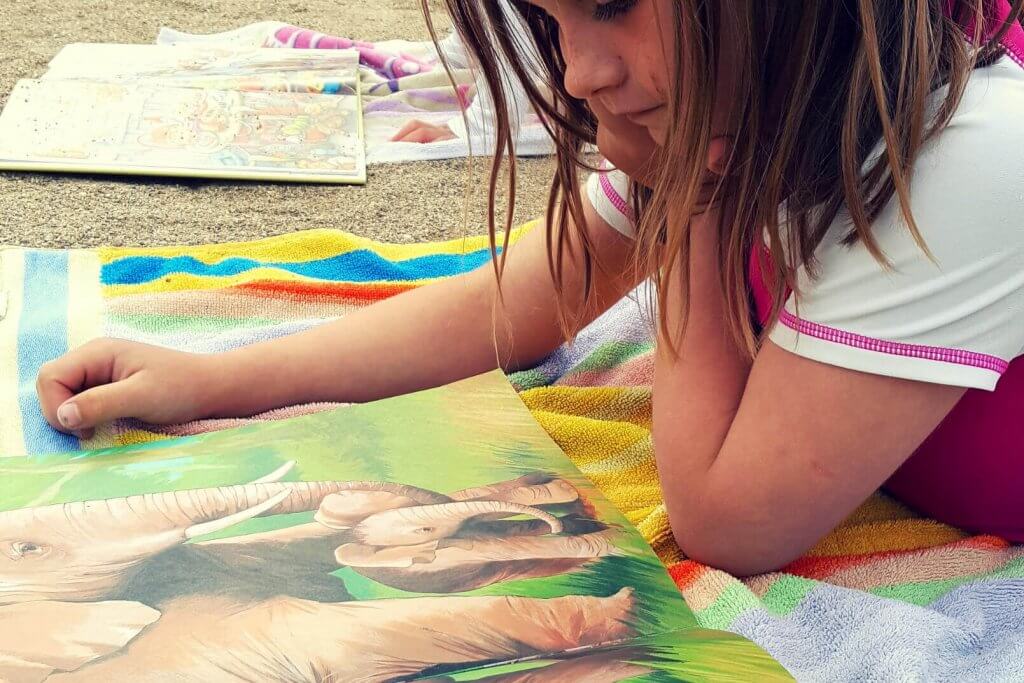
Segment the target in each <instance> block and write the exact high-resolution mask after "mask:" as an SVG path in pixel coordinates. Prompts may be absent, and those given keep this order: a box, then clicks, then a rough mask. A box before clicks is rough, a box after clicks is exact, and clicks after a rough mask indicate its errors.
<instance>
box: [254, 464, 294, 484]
mask: <svg viewBox="0 0 1024 683" xmlns="http://www.w3.org/2000/svg"><path fill="white" fill-rule="evenodd" d="M293 467H295V461H294V460H289V461H288V462H286V463H285V464H283V465H281V466H280V467H278V468H277V469H276V470H274V471H273V472H271V473H270V474H267V475H264V476H262V477H260V478H259V479H254V480H253V481H251V482H249V483H250V484H273V483H275V482H278V481H281V479H283V478H284V475H286V474H288V473H289V472H291V471H292V468H293Z"/></svg>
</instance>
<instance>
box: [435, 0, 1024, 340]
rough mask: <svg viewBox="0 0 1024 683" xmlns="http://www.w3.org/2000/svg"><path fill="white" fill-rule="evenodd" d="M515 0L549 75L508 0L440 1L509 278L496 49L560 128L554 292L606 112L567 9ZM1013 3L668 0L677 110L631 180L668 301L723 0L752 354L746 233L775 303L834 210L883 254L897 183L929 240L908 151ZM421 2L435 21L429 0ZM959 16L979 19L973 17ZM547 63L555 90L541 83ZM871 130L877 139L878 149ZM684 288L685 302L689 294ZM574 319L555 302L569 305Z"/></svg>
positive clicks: (646, 258) (910, 222)
mask: <svg viewBox="0 0 1024 683" xmlns="http://www.w3.org/2000/svg"><path fill="white" fill-rule="evenodd" d="M509 2H510V4H511V5H512V6H513V7H514V8H515V11H516V12H517V13H518V15H519V17H513V18H511V20H520V19H521V20H522V21H524V22H525V25H526V27H527V29H528V33H529V34H530V36H531V37H532V40H533V42H534V43H535V49H536V51H537V53H538V54H539V56H540V62H541V64H540V66H539V69H540V71H541V73H539V74H538V73H535V71H536V70H537V68H538V67H537V66H536V65H531V64H530V63H528V61H527V60H524V59H523V58H522V55H523V54H526V48H527V46H523V45H518V44H516V36H518V35H520V34H521V32H520V31H515V30H511V29H510V27H509V25H508V22H509V21H510V17H509V16H508V15H507V14H506V12H505V11H504V10H503V9H502V7H501V4H502V3H501V2H500V1H494V0H487V1H484V2H480V1H477V0H446V5H447V8H448V11H449V14H450V16H451V19H452V23H453V24H454V27H455V29H456V30H457V31H458V32H459V33H460V35H461V37H462V39H463V41H464V43H465V45H466V47H467V49H468V50H469V51H470V53H471V54H473V55H474V56H475V58H476V61H477V64H478V67H479V69H480V71H481V72H482V74H483V75H484V77H485V78H486V81H487V85H488V87H489V88H490V91H491V94H492V96H493V100H494V102H495V106H496V110H497V111H496V116H497V121H496V135H495V137H496V142H497V151H496V154H495V158H494V163H493V166H492V169H491V174H490V197H491V201H490V204H489V206H490V207H491V211H490V212H489V225H488V229H489V232H490V235H491V245H492V252H493V254H494V255H495V259H494V261H495V268H496V272H497V275H498V277H499V279H500V275H501V271H502V269H503V267H504V257H503V256H502V257H500V258H499V257H498V255H497V245H496V243H495V242H496V234H497V220H496V217H495V212H494V196H495V193H496V187H497V184H498V181H499V178H500V177H501V164H502V161H503V158H504V157H507V162H508V165H509V173H508V182H509V188H508V189H509V196H510V197H512V196H513V195H514V186H515V154H514V152H515V143H514V140H513V139H512V135H511V131H510V125H509V115H508V111H507V109H506V108H505V107H504V106H503V104H504V102H505V101H506V100H505V97H506V93H507V92H508V84H507V83H506V82H505V81H504V80H503V78H502V77H501V76H500V73H501V71H500V69H499V51H500V52H501V53H503V54H504V58H505V60H506V61H507V63H509V64H511V66H512V70H513V72H514V75H515V77H516V78H518V79H519V80H521V81H522V83H523V85H524V87H525V90H526V92H527V95H528V97H529V99H530V101H531V103H532V104H533V106H534V108H535V109H536V110H537V111H538V113H540V115H541V118H542V120H543V121H544V124H545V126H546V127H547V128H548V131H549V132H550V133H551V135H552V137H553V138H554V140H555V143H556V150H557V170H556V173H555V176H554V179H553V181H552V184H551V191H550V195H549V199H548V209H549V210H548V212H547V217H546V230H547V236H548V244H549V266H550V269H551V274H552V277H553V279H554V282H555V287H556V290H557V291H558V292H559V293H560V294H561V292H562V291H563V277H562V272H563V269H562V264H563V261H564V259H565V257H566V252H567V249H568V244H569V235H568V230H569V229H570V225H571V221H575V222H577V224H582V221H583V211H582V204H581V198H580V182H579V175H580V172H581V171H582V170H586V169H588V168H590V167H589V166H588V164H587V163H586V162H585V160H584V155H583V149H584V145H585V144H586V143H593V142H595V138H596V131H597V120H596V118H595V116H594V114H593V112H592V111H591V110H590V109H589V108H588V106H587V104H586V102H584V101H582V100H578V99H575V98H573V97H572V96H571V95H570V94H569V93H568V92H567V90H566V89H565V86H564V75H565V70H566V62H565V59H564V57H563V54H562V50H561V46H560V43H559V34H558V26H557V24H556V23H555V22H554V20H553V19H552V18H551V17H550V16H548V15H547V14H546V13H545V12H544V11H542V10H541V9H539V8H537V7H536V6H534V5H531V4H529V3H527V2H524V1H523V0H509ZM1011 4H1012V10H1011V13H1010V17H1009V18H1008V19H1007V20H1006V21H1004V22H1003V23H1002V24H1001V25H999V26H998V27H997V29H996V30H995V32H994V33H992V31H991V30H986V29H991V28H992V26H993V21H994V19H995V18H994V17H992V16H990V15H991V14H992V10H991V5H992V3H991V2H990V1H989V0H901V1H900V2H891V1H889V0H831V1H830V2H763V0H737V1H736V2H721V1H720V0H679V1H678V2H674V3H673V20H674V26H673V27H672V28H673V29H674V35H676V36H679V37H680V38H679V40H678V47H677V49H676V50H675V55H674V65H672V66H673V68H674V71H673V73H676V74H679V77H678V78H675V79H673V84H672V85H673V90H674V92H672V93H671V98H670V101H669V107H670V112H671V115H670V119H671V121H672V126H671V128H670V130H669V133H668V136H667V139H666V142H665V144H664V145H663V146H662V147H661V148H660V149H659V151H658V153H657V155H656V158H655V159H654V160H653V168H654V172H653V182H650V183H649V184H650V185H651V187H650V189H649V190H648V189H646V188H639V187H634V190H633V199H634V203H635V209H636V212H637V220H638V225H637V239H636V242H635V247H634V248H635V257H636V261H637V263H638V264H640V265H641V266H643V267H644V268H645V269H646V270H647V271H650V272H653V274H654V275H653V276H654V278H655V281H656V283H657V296H658V299H659V301H660V302H664V301H665V296H666V289H667V287H666V283H667V282H668V280H669V275H670V273H671V269H672V268H673V267H674V265H673V264H679V267H680V268H681V269H682V270H681V272H680V273H678V274H677V275H678V276H679V281H681V282H684V283H685V282H687V281H688V263H689V258H688V257H689V248H690V234H689V229H688V226H689V219H688V217H689V216H691V215H693V214H694V213H695V212H696V211H698V210H699V208H698V207H699V203H700V202H701V197H702V185H703V183H704V181H705V179H706V168H705V159H706V158H707V154H708V149H709V147H710V145H711V139H712V131H711V117H712V112H713V109H714V93H715V71H716V65H717V64H718V60H719V53H720V50H721V49H722V46H721V45H720V44H718V41H716V36H718V35H719V27H720V25H721V24H722V21H723V19H724V17H723V12H731V13H732V14H731V16H730V17H728V20H729V21H731V22H732V23H733V25H734V26H737V27H738V28H739V40H738V41H737V42H736V44H735V45H730V46H729V49H735V50H737V51H738V54H737V56H736V58H737V59H738V65H739V69H738V70H739V77H738V97H737V98H736V101H737V102H739V103H740V109H739V111H737V112H734V115H735V121H736V122H737V123H738V128H737V131H736V134H735V138H734V140H733V144H734V147H733V151H732V154H731V155H730V157H729V159H728V160H727V162H726V165H725V169H724V173H723V174H722V175H721V176H720V179H719V181H718V186H717V188H716V190H715V196H717V197H727V198H728V199H727V201H728V202H729V206H730V211H728V212H723V213H722V216H723V218H722V220H721V221H720V222H719V225H718V230H719V239H718V259H719V264H720V266H721V268H720V270H721V274H722V281H721V290H722V296H723V297H724V303H725V310H726V311H727V312H728V316H727V317H728V320H727V323H728V325H729V328H730V330H731V332H732V334H733V336H734V338H735V339H736V340H737V342H738V343H740V344H741V346H743V347H745V348H746V349H747V350H748V351H749V353H750V354H751V355H753V354H754V353H756V349H757V347H758V346H759V343H760V339H759V336H758V334H757V332H756V329H755V326H754V324H753V322H752V315H751V314H752V307H751V303H750V296H749V291H748V285H747V278H746V274H747V269H748V267H749V262H748V258H749V257H750V254H751V247H752V245H753V244H755V241H757V240H760V239H761V236H762V235H765V236H766V237H767V241H766V247H767V251H768V253H769V254H770V256H769V257H768V258H766V259H764V260H763V261H762V262H761V263H760V265H761V266H762V272H764V273H765V279H766V283H767V285H768V287H769V289H770V291H771V294H772V296H773V301H774V306H773V320H774V318H775V317H777V315H778V313H779V311H780V309H781V306H782V304H783V301H784V297H785V292H786V291H787V290H793V291H796V281H795V272H796V269H797V268H799V267H801V266H803V267H806V268H807V269H808V271H809V272H810V273H811V274H812V275H813V274H814V272H815V265H816V264H815V261H814V252H815V250H816V248H817V247H818V245H819V244H820V243H821V241H822V239H823V238H824V236H825V233H826V231H827V230H828V229H829V227H830V226H831V225H832V224H833V222H834V221H835V220H836V218H837V216H839V214H840V212H841V211H844V212H845V213H846V214H847V215H848V224H849V226H850V230H849V233H848V234H847V236H846V241H847V242H848V243H853V242H857V241H860V242H862V243H863V244H864V246H865V247H866V248H867V249H868V250H869V252H870V253H871V254H872V255H873V256H874V257H875V258H876V259H877V260H878V261H879V263H880V264H882V265H883V266H885V267H888V263H887V261H886V259H885V255H884V254H883V253H882V252H881V250H880V249H879V247H878V243H877V241H876V240H875V238H874V237H873V235H872V231H871V224H872V222H873V221H874V220H875V218H876V217H877V216H878V214H879V213H880V212H881V211H882V210H883V209H884V208H885V207H886V205H887V204H889V202H890V201H891V200H892V199H893V198H896V200H897V201H898V205H899V208H900V211H901V213H902V217H903V219H904V221H905V222H906V227H907V229H908V230H909V231H910V233H911V234H912V235H913V237H914V239H915V240H916V241H917V242H918V245H919V246H920V247H921V248H922V249H923V250H924V251H925V253H928V250H927V245H926V244H925V242H924V240H923V239H922V237H921V233H920V231H919V230H918V227H917V224H916V223H915V221H914V217H913V215H912V213H911V210H910V191H909V187H910V182H911V176H912V170H913V166H914V163H915V160H916V159H917V157H918V154H919V153H920V151H921V148H922V146H923V145H924V144H925V143H926V142H927V141H928V140H930V139H931V138H933V137H934V136H935V135H936V134H938V133H939V132H940V131H941V130H942V129H943V128H944V127H945V125H946V124H947V123H948V122H949V120H950V118H951V116H952V115H953V113H954V112H955V110H956V107H957V105H958V104H959V102H960V99H961V97H962V95H963V92H964V88H965V87H966V83H967V80H968V78H969V76H970V73H971V71H972V70H973V69H975V68H977V67H978V66H980V65H985V64H988V63H991V62H992V61H993V60H995V59H996V58H998V57H999V56H1000V55H1001V54H1002V48H1001V45H1000V44H1001V41H1002V39H1003V37H1004V36H1005V35H1006V32H1007V31H1008V30H1009V29H1010V28H1011V27H1012V25H1013V22H1019V21H1020V17H1021V11H1022V5H1024V0H1013V2H1012V3H1011ZM423 7H424V12H425V14H426V15H427V18H428V26H429V27H430V30H431V33H432V35H433V34H434V31H433V26H432V25H431V23H430V18H429V10H428V8H427V0H423ZM965 26H972V27H976V28H974V29H972V30H970V31H967V30H965V29H964V28H963V27H965ZM435 39H436V36H435ZM538 80H540V81H541V82H544V83H546V84H547V85H548V86H549V87H550V92H543V91H542V90H541V89H540V88H538V87H537V85H536V83H537V81H538ZM943 86H946V87H947V88H948V92H947V94H945V96H944V98H943V99H942V101H941V104H940V106H939V107H938V110H937V112H935V113H932V112H934V110H930V109H929V100H930V97H931V96H932V95H933V93H934V92H935V91H936V90H937V89H938V88H940V87H943ZM879 142H881V143H883V153H881V154H876V153H874V150H875V149H876V148H877V147H878V144H879ZM510 204H511V202H510ZM511 216H512V212H511V209H510V210H509V211H508V212H507V214H506V216H505V220H504V225H503V226H502V227H503V228H504V232H505V235H506V237H505V240H506V244H504V245H503V246H507V239H508V238H507V236H508V233H509V230H510V228H511V227H512V225H511V220H512V218H511ZM843 218H847V216H844V217H843ZM782 226H785V229H783V228H782ZM580 232H581V233H583V234H582V235H581V239H582V243H583V252H584V253H583V254H582V255H581V256H582V258H583V262H584V264H585V275H586V281H585V291H586V293H587V295H589V292H590V280H591V277H592V272H593V268H594V267H595V261H594V256H593V253H592V250H591V249H590V245H589V244H588V242H587V240H586V231H580ZM758 253H760V252H759V251H758ZM502 254H504V251H503V252H502ZM787 255H788V256H787ZM797 294H799V292H797ZM683 301H684V307H687V308H688V295H686V294H685V293H684V297H683ZM563 308H564V304H563ZM661 310H662V314H661V315H660V316H659V317H660V320H661V330H662V332H663V334H664V335H665V336H666V337H668V338H669V339H670V343H671V339H673V338H677V337H675V335H676V334H679V333H681V330H676V331H670V330H668V329H667V326H666V323H665V319H666V316H665V315H664V312H663V311H664V307H662V308H661ZM685 317H686V310H684V311H683V319H684V320H685ZM576 319H578V318H575V316H573V315H572V313H571V312H566V311H564V310H563V318H562V320H563V321H572V320H576ZM765 329H770V324H769V325H768V326H767V327H766V328H765ZM574 331H575V330H567V333H572V332H574Z"/></svg>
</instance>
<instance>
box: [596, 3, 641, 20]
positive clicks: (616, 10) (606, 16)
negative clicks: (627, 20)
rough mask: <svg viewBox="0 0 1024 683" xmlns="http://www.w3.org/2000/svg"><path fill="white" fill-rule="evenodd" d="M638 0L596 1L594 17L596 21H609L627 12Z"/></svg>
mask: <svg viewBox="0 0 1024 683" xmlns="http://www.w3.org/2000/svg"><path fill="white" fill-rule="evenodd" d="M637 2H639V0H608V1H607V2H598V3H597V5H596V6H595V7H594V19H596V20H597V21H611V20H613V19H617V18H619V17H621V16H623V15H625V14H627V13H628V12H629V11H630V10H631V9H633V8H634V7H636V4H637Z"/></svg>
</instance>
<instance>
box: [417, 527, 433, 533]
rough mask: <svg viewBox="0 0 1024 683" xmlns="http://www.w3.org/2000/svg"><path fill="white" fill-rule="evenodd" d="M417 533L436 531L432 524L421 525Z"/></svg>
mask: <svg viewBox="0 0 1024 683" xmlns="http://www.w3.org/2000/svg"><path fill="white" fill-rule="evenodd" d="M416 533H418V534H432V533H434V527H432V526H422V527H420V528H419V529H417V530H416Z"/></svg>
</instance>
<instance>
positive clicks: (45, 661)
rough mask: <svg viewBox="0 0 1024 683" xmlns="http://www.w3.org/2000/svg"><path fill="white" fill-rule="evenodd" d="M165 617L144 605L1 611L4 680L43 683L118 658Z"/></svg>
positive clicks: (42, 605)
mask: <svg viewBox="0 0 1024 683" xmlns="http://www.w3.org/2000/svg"><path fill="white" fill-rule="evenodd" d="M159 618H160V612H158V611H157V610H155V609H153V608H152V607H147V606H146V605H143V604H142V603H139V602H128V601H114V600H111V601H106V602H57V601H49V600H46V601H42V600H40V601H37V602H22V603H17V604H13V605H4V606H2V607H0V633H3V634H4V637H3V640H2V641H0V680H4V681H42V680H45V679H46V678H47V677H48V676H49V675H50V674H52V673H54V672H65V671H75V670H76V669H79V668H81V667H82V666H85V665H86V664H88V663H89V662H91V661H93V660H96V659H99V658H100V657H105V656H107V655H109V654H112V653H114V652H117V651H118V650H120V649H121V648H123V647H125V646H126V645H127V644H128V643H129V642H131V641H132V639H134V638H135V637H136V636H137V635H139V633H140V632H142V630H143V629H145V628H146V627H147V626H149V625H150V624H152V623H153V622H155V621H156V620H157V619H159Z"/></svg>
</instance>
